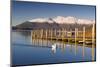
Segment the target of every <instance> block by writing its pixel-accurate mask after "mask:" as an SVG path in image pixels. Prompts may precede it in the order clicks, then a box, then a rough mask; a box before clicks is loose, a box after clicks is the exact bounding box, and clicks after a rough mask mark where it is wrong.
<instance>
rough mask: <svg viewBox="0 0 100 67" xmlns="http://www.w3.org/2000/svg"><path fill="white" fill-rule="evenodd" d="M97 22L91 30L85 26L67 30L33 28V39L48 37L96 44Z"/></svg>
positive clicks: (48, 38) (49, 38)
mask: <svg viewBox="0 0 100 67" xmlns="http://www.w3.org/2000/svg"><path fill="white" fill-rule="evenodd" d="M95 33H96V32H95V24H93V27H92V29H91V30H89V31H88V30H86V28H85V26H84V27H83V30H81V31H80V30H78V28H75V30H70V31H68V30H66V29H64V28H62V29H38V30H32V32H31V37H32V39H47V40H58V41H66V42H74V43H86V44H92V43H93V44H95V36H96V34H95Z"/></svg>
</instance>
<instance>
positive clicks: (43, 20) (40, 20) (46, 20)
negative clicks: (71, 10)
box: [29, 18, 53, 23]
mask: <svg viewBox="0 0 100 67" xmlns="http://www.w3.org/2000/svg"><path fill="white" fill-rule="evenodd" d="M29 22H39V23H43V22H48V23H53V21H52V20H49V19H47V18H36V19H32V20H29Z"/></svg>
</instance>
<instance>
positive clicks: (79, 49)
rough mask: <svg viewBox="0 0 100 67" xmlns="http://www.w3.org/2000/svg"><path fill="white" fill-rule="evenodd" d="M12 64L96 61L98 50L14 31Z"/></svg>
mask: <svg viewBox="0 0 100 67" xmlns="http://www.w3.org/2000/svg"><path fill="white" fill-rule="evenodd" d="M11 34H12V35H11V48H12V64H13V65H19V66H20V65H38V64H51V63H52V64H54V63H69V62H83V61H95V60H96V54H95V53H96V48H95V47H92V46H91V45H90V46H87V45H85V44H84V46H83V45H79V44H74V43H65V42H61V41H54V40H41V39H32V37H31V32H30V31H12V33H11Z"/></svg>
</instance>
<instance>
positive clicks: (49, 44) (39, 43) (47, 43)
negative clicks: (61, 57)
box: [32, 39, 95, 60]
mask: <svg viewBox="0 0 100 67" xmlns="http://www.w3.org/2000/svg"><path fill="white" fill-rule="evenodd" d="M32 45H34V47H42V48H50V49H51V52H52V54H55V53H56V51H57V48H59V49H61V52H62V54H64V53H65V52H66V49H67V47H68V48H70V49H69V51H70V52H71V53H73V52H72V51H73V47H74V49H75V50H74V55H75V56H76V55H77V53H78V52H79V51H78V49H79V48H78V46H81V47H82V57H83V59H84V58H85V47H88V48H91V56H92V58H91V59H92V60H95V46H94V45H92V46H90V45H89V46H88V45H85V43H83V44H81V45H79V44H77V43H75V44H71V43H67V42H66V43H65V42H60V41H52V40H42V39H32Z"/></svg>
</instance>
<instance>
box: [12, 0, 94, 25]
mask: <svg viewBox="0 0 100 67" xmlns="http://www.w3.org/2000/svg"><path fill="white" fill-rule="evenodd" d="M56 16H74V17H76V18H83V19H91V20H94V19H95V6H86V5H84V6H82V5H71V4H54V3H52V4H50V3H41V2H24V1H12V25H13V26H14V25H17V24H20V23H23V22H24V21H27V20H30V19H34V18H42V17H44V18H49V17H51V18H52V17H56Z"/></svg>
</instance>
